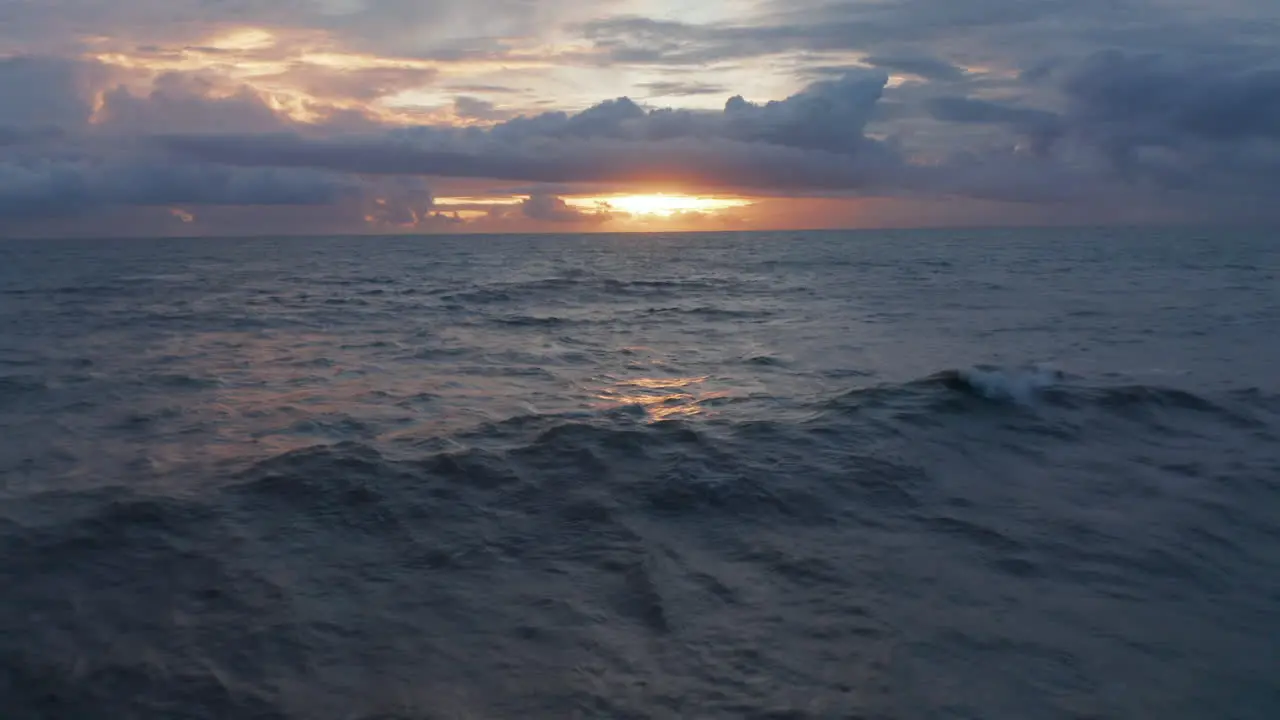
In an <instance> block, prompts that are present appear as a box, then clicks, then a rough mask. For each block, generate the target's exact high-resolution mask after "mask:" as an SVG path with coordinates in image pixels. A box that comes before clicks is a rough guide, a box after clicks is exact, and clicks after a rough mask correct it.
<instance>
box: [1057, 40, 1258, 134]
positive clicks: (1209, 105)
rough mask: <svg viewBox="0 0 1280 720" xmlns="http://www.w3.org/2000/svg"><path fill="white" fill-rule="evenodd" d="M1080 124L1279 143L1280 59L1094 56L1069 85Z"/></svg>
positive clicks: (1114, 53)
mask: <svg viewBox="0 0 1280 720" xmlns="http://www.w3.org/2000/svg"><path fill="white" fill-rule="evenodd" d="M1063 89H1064V91H1065V93H1066V96H1067V98H1068V100H1069V101H1070V104H1071V111H1072V113H1073V114H1074V115H1075V116H1076V117H1078V118H1079V120H1080V121H1081V122H1086V123H1090V124H1092V125H1096V126H1110V127H1114V128H1116V129H1118V130H1121V131H1126V132H1131V133H1133V134H1142V135H1148V136H1150V137H1153V138H1159V137H1172V138H1173V139H1177V138H1179V137H1195V138H1204V139H1214V140H1233V139H1241V138H1249V137H1264V138H1280V54H1277V56H1276V57H1275V58H1274V60H1273V61H1272V62H1271V63H1269V64H1268V65H1266V66H1263V67H1240V66H1232V65H1227V66H1223V65H1222V64H1220V63H1204V62H1196V61H1190V60H1187V59H1185V58H1173V57H1169V56H1166V55H1154V54H1145V55H1131V54H1126V53H1122V52H1119V51H1111V52H1104V53H1100V54H1097V55H1094V56H1092V57H1090V58H1089V59H1087V60H1086V61H1085V62H1083V63H1081V64H1080V65H1079V66H1078V67H1075V68H1073V69H1072V70H1070V71H1069V73H1067V78H1066V82H1065V84H1064V87H1063Z"/></svg>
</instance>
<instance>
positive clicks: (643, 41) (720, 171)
mask: <svg viewBox="0 0 1280 720" xmlns="http://www.w3.org/2000/svg"><path fill="white" fill-rule="evenodd" d="M646 7H648V6H647V5H646V3H644V2H640V1H638V0H606V1H604V2H601V3H595V4H590V3H582V2H578V1H577V0H548V1H547V2H538V3H531V2H527V1H526V0H475V1H474V2H467V3H462V2H457V0H280V1H279V2H275V3H266V2H259V1H257V0H235V1H234V2H208V1H207V0H167V1H166V2H160V0H120V1H119V2H116V3H106V4H104V3H100V2H92V1H91V0H65V2H59V3H33V2H16V1H15V0H0V98H3V100H2V101H0V217H2V218H5V219H6V220H5V221H6V222H8V223H10V224H12V222H14V221H15V219H16V218H18V217H19V216H22V217H23V218H25V220H24V222H27V221H31V222H34V220H32V218H37V217H38V218H43V219H46V220H47V219H51V218H55V217H59V216H65V217H75V216H85V217H87V216H88V215H92V214H95V213H96V214H98V215H100V216H102V217H106V216H107V215H106V214H109V213H114V212H116V211H119V212H123V213H126V214H127V213H129V212H133V210H135V209H137V210H138V212H142V210H143V209H147V213H150V212H151V211H150V210H149V209H151V208H160V209H162V210H163V212H162V213H160V214H161V215H163V220H164V222H166V223H181V222H182V220H181V217H182V216H180V215H175V214H173V213H171V212H170V211H169V209H166V208H169V207H174V208H177V209H178V210H180V211H181V212H183V213H189V214H190V215H193V216H194V219H193V220H192V222H191V223H190V224H191V225H193V226H200V227H207V226H208V225H207V224H208V223H211V222H219V221H222V220H225V221H227V222H233V223H238V224H242V225H243V226H245V227H251V226H252V222H251V221H250V220H249V217H250V216H251V215H253V214H254V213H258V214H260V215H261V216H262V217H266V216H268V215H270V216H271V217H273V218H276V219H277V220H278V221H279V222H285V218H294V220H295V221H296V220H297V218H298V217H300V216H299V215H298V214H299V213H303V212H307V213H310V217H315V218H321V217H323V218H324V219H325V222H328V223H331V224H334V225H335V226H341V227H348V225H345V224H344V223H347V222H351V223H355V225H353V227H359V226H361V225H365V226H368V227H375V228H378V229H395V230H400V229H409V228H428V227H440V228H443V227H445V226H446V225H447V226H449V227H454V226H456V225H457V224H458V223H461V222H464V221H465V222H469V223H477V222H478V220H477V217H476V213H478V212H479V211H478V210H469V211H468V213H464V215H465V217H464V216H463V215H459V216H445V215H442V214H441V213H442V211H441V209H440V208H437V207H435V206H434V204H433V201H432V197H433V195H434V194H435V193H434V192H433V191H438V189H439V188H440V187H454V186H462V185H465V186H466V187H468V188H473V189H474V190H475V192H477V193H483V192H486V191H488V190H490V189H492V188H494V184H493V182H490V181H497V182H504V183H505V182H510V183H511V184H515V185H518V186H520V187H521V188H523V190H525V191H526V192H524V193H522V194H523V195H527V196H528V198H529V199H528V200H527V201H526V202H525V204H524V205H513V206H511V207H510V208H509V210H508V211H507V216H504V222H509V223H517V222H518V221H522V220H528V221H531V222H544V223H549V222H558V223H562V224H566V225H572V224H573V223H586V222H596V221H597V220H598V218H594V217H589V218H584V217H581V215H582V213H583V210H582V209H581V208H578V207H576V206H574V205H573V204H572V203H567V202H565V201H564V199H563V198H564V196H566V195H570V194H578V193H580V192H583V189H584V188H586V189H591V191H604V190H605V189H608V190H623V191H637V192H639V191H644V190H646V189H648V190H666V191H677V190H680V189H685V190H689V191H698V192H712V191H723V192H739V193H744V194H750V195H753V196H778V197H816V196H823V197H830V198H868V197H876V198H895V202H897V201H899V200H902V201H905V199H910V200H911V201H916V202H921V203H929V202H935V203H936V202H944V201H945V202H947V203H954V202H958V201H959V200H975V199H976V200H981V201H982V202H984V203H985V202H986V201H988V200H995V201H999V202H1002V203H1003V202H1019V203H1023V204H1026V205H1030V206H1036V207H1042V208H1046V213H1051V214H1053V216H1054V217H1065V216H1070V215H1071V214H1072V213H1071V211H1068V210H1066V209H1064V208H1066V207H1075V208H1077V210H1076V212H1075V214H1076V215H1078V216H1079V217H1081V218H1088V217H1091V216H1093V215H1098V216H1101V215H1102V214H1104V210H1103V209H1101V208H1106V207H1113V206H1114V207H1120V206H1125V207H1133V208H1140V209H1143V212H1146V209H1150V211H1151V213H1153V216H1154V214H1156V213H1157V212H1166V211H1167V212H1171V213H1178V212H1182V211H1183V210H1187V212H1191V210H1190V209H1194V212H1196V213H1201V214H1202V215H1204V216H1206V217H1213V216H1219V217H1230V216H1232V213H1237V212H1239V211H1240V209H1241V208H1242V207H1244V208H1245V209H1249V208H1261V210H1259V211H1257V212H1255V214H1254V215H1252V216H1268V215H1267V210H1266V209H1267V208H1268V207H1270V205H1272V204H1273V203H1266V202H1264V200H1265V198H1267V197H1269V196H1273V195H1274V193H1275V192H1277V191H1280V60H1278V59H1277V55H1276V53H1275V50H1274V38H1275V36H1276V34H1277V33H1280V4H1277V3H1275V2H1270V1H1268V0H1221V2H1217V3H1194V2H1189V1H1188V0H972V1H971V2H963V3H960V2H954V1H953V0H883V1H881V2H864V1H862V0H761V1H759V2H756V1H755V0H750V1H748V0H714V1H713V2H710V3H708V4H705V5H704V6H700V8H699V12H698V13H697V14H696V16H697V17H699V18H701V20H700V21H699V22H686V21H679V20H674V19H672V18H673V17H686V16H685V15H683V14H667V15H665V16H661V17H647V16H645V15H643V14H635V13H637V12H640V13H643V12H644V11H645V9H646ZM628 13H630V14H628ZM37 48H38V49H39V53H40V54H31V53H33V52H36V49H37ZM1116 48H1123V50H1117V49H1116ZM24 53H26V54H24ZM620 77H621V78H624V79H625V80H626V83H627V84H626V85H625V86H624V87H627V88H629V89H631V90H632V91H633V92H634V93H635V95H633V96H632V97H630V98H629V97H613V98H612V99H608V100H604V101H599V98H601V97H610V96H612V95H616V94H617V93H618V89H617V87H618V85H617V82H618V80H617V79H618V78H620ZM729 88H732V89H733V90H729ZM733 91H737V92H739V93H740V94H739V95H733ZM565 93H572V95H567V94H565ZM731 95H732V97H730V96H731ZM641 96H643V97H641ZM717 97H719V98H722V99H726V101H725V102H723V103H722V104H720V105H719V107H716V104H717V103H716V99H717ZM767 98H781V99H777V100H768V99H767ZM659 102H661V103H664V104H666V103H670V104H673V105H676V106H677V107H671V108H667V107H655V106H653V105H650V104H649V103H654V104H656V103H659ZM681 105H683V106H686V107H679V106H681ZM530 108H539V109H545V108H561V109H560V110H555V111H551V112H538V111H533V110H530ZM569 108H576V109H574V110H570V109H569ZM463 126H465V127H463ZM988 206H991V204H990V203H988V204H987V205H984V207H988ZM1027 212H1028V213H1030V211H1027ZM1135 212H1136V211H1135ZM1250 212H1254V211H1252V210H1251V211H1250ZM1215 213H1216V215H1215ZM587 214H588V215H592V213H589V212H588V213H587ZM1276 215H1280V210H1273V211H1271V215H1270V216H1276ZM1019 216H1020V217H1021V216H1022V215H1019ZM1270 216H1268V217H1270ZM112 217H115V216H114V215H113V216H112ZM139 217H141V215H139ZM146 217H148V218H150V217H152V215H151V214H147V215H146ZM156 217H159V215H157V216H156ZM85 222H86V223H89V220H85ZM495 222H496V221H495ZM602 222H607V221H602ZM184 224H185V223H184ZM239 226H240V225H237V227H239ZM166 227H169V226H166ZM504 227H505V226H504ZM512 227H514V226H512ZM6 232H9V231H8V230H6Z"/></svg>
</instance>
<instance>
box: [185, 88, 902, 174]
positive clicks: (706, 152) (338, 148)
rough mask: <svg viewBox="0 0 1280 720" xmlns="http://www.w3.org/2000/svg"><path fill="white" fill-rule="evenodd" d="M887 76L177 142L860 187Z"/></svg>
mask: <svg viewBox="0 0 1280 720" xmlns="http://www.w3.org/2000/svg"><path fill="white" fill-rule="evenodd" d="M884 84H885V77H884V76H883V75H878V76H877V75H875V74H861V73H855V74H850V75H848V76H846V77H844V78H841V79H839V80H828V81H820V82H817V83H814V84H812V85H811V86H809V87H808V88H806V89H805V90H803V91H802V92H800V93H797V94H795V95H793V96H791V97H790V98H787V99H786V100H781V101H771V102H768V103H765V104H755V103H750V102H747V101H746V100H744V99H743V98H741V97H738V96H735V97H733V98H730V99H729V100H728V102H727V103H726V104H725V107H724V110H723V111H721V112H696V111H676V110H645V109H643V108H641V107H640V106H639V105H637V104H636V103H635V102H633V101H631V100H630V99H627V98H620V99H617V100H610V101H606V102H603V103H600V104H599V105H596V106H594V107H591V108H588V109H587V110H584V111H582V112H580V113H577V114H572V115H571V114H566V113H560V112H554V113H545V114H542V115H539V116H535V117H521V118H516V119H513V120H510V121H507V122H505V123H501V124H499V125H496V126H494V127H493V128H491V129H489V130H477V129H469V130H456V129H446V128H425V127H424V128H415V129H406V130H403V131H400V132H397V133H395V134H393V135H391V136H390V137H383V138H348V139H340V140H307V139H304V138H302V137H300V136H298V135H296V134H277V135H207V134H206V135H187V134H183V135H171V136H168V137H166V138H164V140H163V144H164V147H166V148H167V149H168V150H169V151H171V152H174V153H177V154H179V155H182V156H186V157H191V158H194V159H197V160H200V161H204V162H222V163H227V164H234V165H244V166H254V165H278V166H283V167H310V168H322V169H329V170H337V171H342V172H352V173H364V174H383V175H433V176H445V177H472V178H490V179H496V180H518V181H537V182H554V183H575V182H629V181H648V182H675V183H686V184H690V185H694V186H704V187H706V186H710V187H723V188H739V189H751V190H756V191H778V192H785V191H787V190H788V189H806V188H852V187H860V186H862V185H864V184H866V183H867V181H868V180H869V179H870V178H872V177H874V175H875V173H874V172H873V171H875V170H886V169H888V168H890V167H891V166H892V165H893V164H895V162H896V160H895V158H894V157H893V154H892V153H891V152H889V151H888V150H886V149H885V148H884V147H883V146H882V145H881V144H879V143H877V142H875V141H873V140H870V139H869V138H867V137H866V136H865V135H864V133H863V128H864V127H865V126H866V124H867V122H868V120H869V118H870V116H871V114H872V113H873V111H874V108H875V103H876V101H877V99H878V98H879V96H880V93H881V91H882V90H883V87H884Z"/></svg>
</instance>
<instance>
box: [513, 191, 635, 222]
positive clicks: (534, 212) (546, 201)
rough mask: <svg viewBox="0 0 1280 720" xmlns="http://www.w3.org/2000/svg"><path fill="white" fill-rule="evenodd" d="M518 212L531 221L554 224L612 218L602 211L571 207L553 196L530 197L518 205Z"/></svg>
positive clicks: (601, 220) (609, 214)
mask: <svg viewBox="0 0 1280 720" xmlns="http://www.w3.org/2000/svg"><path fill="white" fill-rule="evenodd" d="M520 212H521V213H523V214H524V216H525V217H527V218H529V219H531V220H544V221H547V222H554V223H581V222H603V221H605V220H608V219H609V218H611V217H612V214H611V213H609V212H607V211H604V210H595V211H586V210H580V209H578V208H575V207H571V206H570V205H569V204H568V203H566V202H565V201H564V199H563V198H559V197H556V196H554V195H546V194H539V195H530V196H529V197H528V198H525V199H524V200H523V201H522V202H521V203H520Z"/></svg>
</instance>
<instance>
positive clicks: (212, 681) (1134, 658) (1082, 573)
mask: <svg viewBox="0 0 1280 720" xmlns="http://www.w3.org/2000/svg"><path fill="white" fill-rule="evenodd" d="M1278 280H1280V237H1278V234H1277V233H1274V232H1271V233H1268V232H1258V231H1241V230H1210V229H1199V230H1170V229H1145V230H1052V231H1032V230H1000V231H951V232H944V231H930V232H861V233H775V234H720V235H714V234H713V235H678V234H670V235H662V234H658V235H618V236H602V235H597V236H526V237H514V236H508V237H460V238H443V237H429V238H395V239H391V238H297V239H254V240H204V241H199V240H170V241H153V240H128V241H125V240H118V241H117V240H113V241H106V240H104V241H98V242H85V241H75V242H72V241H66V242H7V243H0V717H3V718H4V720H35V719H39V720H44V719H54V718H56V719H62V718H67V719H74V720H85V719H94V718H106V719H110V720H132V719H138V720H142V719H146V720H152V719H157V720H159V719H165V720H169V719H180V720H196V719H205V718H208V719H210V720H212V719H215V718H217V719H235V720H239V719H253V720H256V719H262V720H285V719H288V720H293V719H298V720H303V719H306V720H311V719H315V720H425V719H428V718H431V719H436V718H773V719H782V718H789V719H798V718H862V719H873V718H874V719H879V718H885V719H898V718H905V719H910V718H956V719H960V718H964V719H975V720H977V719H981V720H988V719H1005V718H1008V719H1010V720H1054V719H1057V718H1063V719H1066V718H1072V719H1080V720H1083V719H1085V718H1090V719H1101V718H1160V719H1161V720H1175V719H1181V718H1188V719H1190V718H1196V719H1213V720H1230V719H1234V718H1239V719H1250V720H1252V719H1257V720H1274V719H1275V718H1277V717H1280V283H1278Z"/></svg>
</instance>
